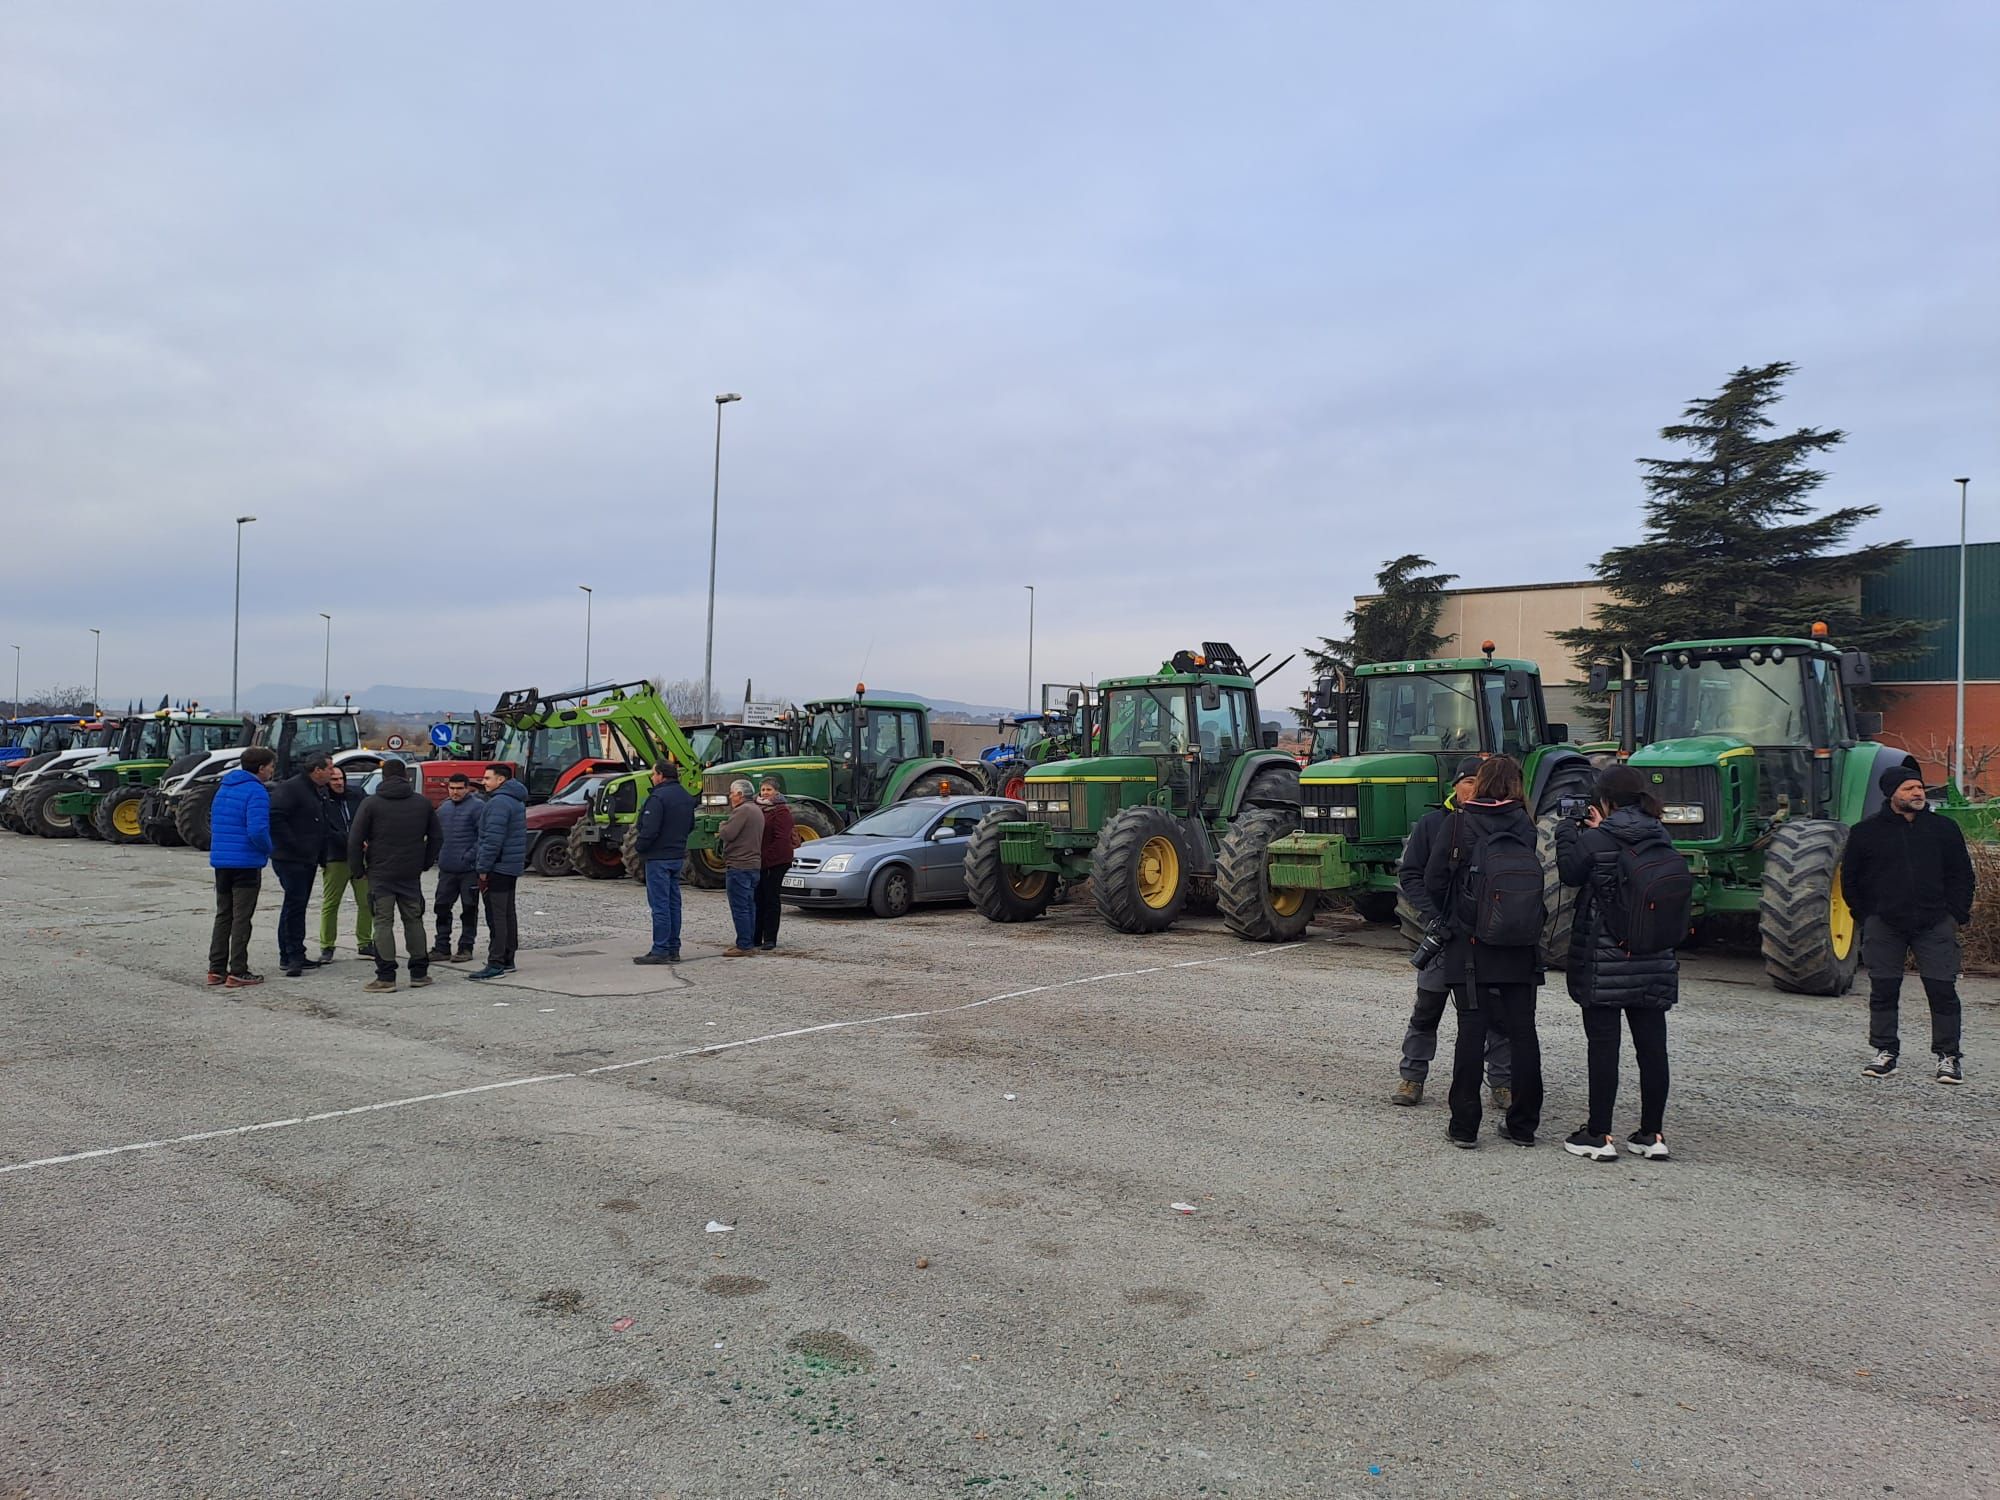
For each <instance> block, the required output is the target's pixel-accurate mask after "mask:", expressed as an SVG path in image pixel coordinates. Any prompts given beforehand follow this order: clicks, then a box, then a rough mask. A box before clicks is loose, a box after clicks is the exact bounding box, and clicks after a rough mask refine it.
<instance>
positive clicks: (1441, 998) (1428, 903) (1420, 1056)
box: [1389, 755, 1514, 1112]
mask: <svg viewBox="0 0 2000 1500" xmlns="http://www.w3.org/2000/svg"><path fill="white" fill-rule="evenodd" d="M1479 766H1480V759H1479V757H1478V756H1476V755H1468V756H1466V757H1465V759H1463V760H1461V761H1460V762H1459V763H1458V768H1457V772H1456V774H1455V775H1454V776H1453V777H1452V783H1451V792H1450V795H1448V796H1447V797H1446V798H1445V800H1444V805H1443V806H1442V807H1434V808H1432V809H1431V810H1430V811H1429V812H1427V813H1425V814H1424V815H1423V816H1422V817H1421V818H1419V819H1417V824H1416V827H1414V828H1412V829H1411V830H1410V836H1409V838H1408V839H1406V840H1405V841H1404V843H1403V858H1402V862H1401V864H1399V865H1398V866H1397V868H1396V884H1397V885H1398V886H1399V887H1401V889H1402V892H1403V899H1404V900H1405V901H1407V902H1408V903H1409V904H1410V909H1411V910H1412V911H1414V912H1416V914H1417V919H1418V921H1420V922H1421V923H1422V924H1423V925H1424V926H1425V927H1426V928H1428V927H1431V926H1432V925H1434V924H1435V923H1436V922H1437V920H1438V918H1439V917H1440V915H1441V913H1440V912H1439V911H1438V909H1437V906H1436V904H1435V903H1434V902H1433V901H1432V900H1431V898H1430V892H1428V891H1426V890H1425V889H1424V867H1425V866H1426V865H1428V864H1429V863H1430V858H1431V850H1432V849H1433V848H1434V847H1435V846H1436V844H1437V841H1438V838H1439V837H1440V832H1439V831H1440V830H1441V829H1442V828H1443V827H1444V826H1445V824H1446V823H1447V822H1449V821H1450V819H1451V815H1452V814H1453V813H1454V812H1456V811H1457V810H1458V809H1459V808H1460V807H1462V806H1463V805H1464V804H1466V803H1467V802H1470V801H1471V800H1472V786H1473V782H1474V781H1475V780H1476V779H1477V778H1478V776H1479ZM1450 1000H1451V985H1450V983H1449V981H1447V980H1446V979H1445V977H1444V954H1443V950H1442V949H1440V950H1439V952H1438V956H1437V957H1436V958H1434V959H1432V960H1431V962H1430V963H1429V964H1427V965H1426V966H1425V967H1424V968H1423V969H1421V970H1419V971H1418V973H1417V1003H1416V1005H1415V1006H1413V1007H1412V1008H1411V1010H1410V1022H1409V1025H1408V1026H1407V1027H1405V1028H1404V1031H1403V1057H1402V1061H1401V1063H1400V1064H1398V1066H1397V1069H1396V1071H1397V1072H1398V1074H1400V1075H1401V1076H1400V1077H1399V1078H1398V1079H1397V1081H1396V1088H1395V1092H1394V1093H1392V1094H1390V1095H1389V1102H1390V1103H1391V1104H1402V1105H1416V1104H1421V1103H1423V1102H1424V1081H1425V1080H1426V1079H1427V1078H1428V1077H1429V1076H1430V1070H1431V1060H1432V1059H1433V1058H1435V1057H1436V1056H1437V1046H1438V1023H1439V1022H1440V1021H1442V1020H1443V1019H1444V1008H1445V1006H1446V1004H1447V1003H1449V1002H1450ZM1511 1062H1512V1055H1511V1049H1510V1048H1509V1047H1508V1045H1507V1034H1506V1033H1505V1032H1504V1031H1501V1030H1500V1029H1499V1028H1497V1027H1494V1028H1491V1029H1489V1030H1488V1031H1487V1033H1486V1086H1487V1088H1488V1089H1490V1090H1491V1091H1492V1096H1493V1107H1494V1108H1495V1109H1497V1110H1501V1111H1503V1112H1504V1111H1505V1110H1506V1108H1507V1107H1508V1106H1509V1105H1510V1104H1512V1103H1513V1102H1514V1091H1513V1089H1512V1088H1511V1087H1510V1086H1509V1068H1510V1064H1511Z"/></svg>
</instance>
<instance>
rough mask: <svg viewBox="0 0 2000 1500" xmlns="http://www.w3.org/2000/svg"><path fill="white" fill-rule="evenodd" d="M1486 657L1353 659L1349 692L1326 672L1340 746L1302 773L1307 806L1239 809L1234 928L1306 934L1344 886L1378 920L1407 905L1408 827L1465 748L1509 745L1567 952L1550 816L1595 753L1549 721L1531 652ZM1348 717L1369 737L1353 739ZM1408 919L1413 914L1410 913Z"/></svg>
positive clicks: (1326, 709) (1574, 789) (1323, 706)
mask: <svg viewBox="0 0 2000 1500" xmlns="http://www.w3.org/2000/svg"><path fill="white" fill-rule="evenodd" d="M1483 653H1484V654H1482V655H1480V656H1462V657H1449V658H1443V659H1440V660H1435V661H1396V662H1376V663H1372V664H1370V665H1367V666H1363V667H1359V668H1357V669H1356V670H1355V673H1354V677H1353V680H1352V686H1351V687H1350V688H1349V689H1348V690H1346V691H1341V692H1336V691H1334V690H1333V687H1332V685H1331V684H1326V683H1322V684H1321V685H1320V688H1319V690H1318V692H1317V694H1316V698H1315V704H1314V707H1315V709H1316V711H1317V713H1316V716H1317V717H1320V718H1327V717H1331V718H1332V719H1333V721H1334V722H1333V726H1332V727H1333V729H1334V735H1335V745H1334V749H1335V754H1334V755H1333V757H1332V758H1330V759H1327V760H1323V761H1319V762H1317V763H1316V764H1314V765H1310V766H1307V767H1306V769H1305V770H1304V771H1302V772H1301V773H1300V775H1299V802H1300V807H1299V817H1298V819H1297V820H1296V821H1295V822H1294V821H1292V820H1289V819H1288V818H1287V817H1286V816H1285V815H1284V814H1282V813H1280V812H1267V813H1261V814H1258V815H1257V816H1255V817H1249V818H1243V819H1240V820H1239V821H1238V822H1237V824H1236V826H1235V827H1234V828H1233V829H1231V830H1230V833H1229V837H1228V838H1227V839H1225V840H1224V841H1223V846H1222V853H1221V856H1220V858H1219V861H1218V863H1219V865H1220V872H1221V873H1220V875H1219V878H1218V881H1217V893H1218V896H1219V898H1220V902H1221V906H1222V915H1223V919H1224V920H1225V921H1226V922H1227V923H1228V924H1229V930H1230V931H1232V932H1234V933H1235V934H1236V935H1237V936H1238V937H1241V938H1246V939H1248V940H1250V941H1252V942H1265V943H1267V942H1282V941H1285V940H1287V939H1290V938H1296V937H1298V936H1300V935H1301V934H1302V933H1304V931H1305V929H1306V924H1307V923H1309V922H1310V921H1311V920H1312V916H1313V910H1314V908H1315V907H1316V906H1317V905H1318V901H1319V898H1320V897H1321V896H1323V895H1335V894H1339V895H1345V896H1347V897H1348V898H1349V899H1351V900H1352V901H1353V903H1354V907H1355V910H1356V911H1358V912H1360V914H1361V915H1362V916H1363V917H1365V918H1367V919H1368V920H1369V921H1371V922H1393V921H1395V920H1397V917H1398V913H1399V906H1398V903H1399V892H1398V890H1397V886H1396V867H1397V864H1398V863H1399V862H1400V860H1401V859H1402V854H1403V843H1404V841H1405V840H1406V839H1407V838H1408V837H1409V834H1410V830H1411V829H1412V828H1413V827H1415V826H1416V822H1417V820H1418V819H1419V818H1421V817H1422V816H1423V815H1424V813H1425V812H1426V811H1427V810H1429V809H1430V808H1433V807H1437V806H1438V805H1440V804H1441V803H1442V802H1443V801H1444V799H1445V797H1446V795H1447V794H1448V793H1449V792H1450V790H1451V781H1452V772H1453V771H1454V770H1455V769H1456V767H1457V765H1458V763H1459V761H1460V760H1462V759H1464V758H1465V757H1466V756H1468V755H1480V756H1485V755H1508V756H1512V757H1513V758H1514V759H1515V760H1517V761H1519V762H1520V764H1521V773H1522V779H1523V781H1524V782H1525V783H1526V785H1527V792H1528V798H1527V802H1528V808H1529V810H1530V811H1531V812H1532V813H1533V814H1534V815H1535V818H1536V827H1537V830H1538V832H1539V835H1540V837H1539V840H1538V842H1539V844H1540V846H1541V853H1542V863H1543V867H1544V869H1545V871H1546V872H1547V873H1546V884H1545V889H1544V893H1543V895H1544V905H1545V907H1546V909H1547V911H1548V921H1547V923H1546V924H1545V925H1544V928H1543V932H1542V948H1543V955H1544V957H1545V958H1546V959H1548V960H1549V961H1550V962H1553V963H1556V964H1558V965H1559V964H1561V963H1562V962H1563V961H1564V959H1565V957H1566V956H1567V954H1568V951H1569V926H1570V915H1571V911H1572V908H1573V906H1574V900H1573V898H1572V897H1570V896H1568V895H1566V894H1565V892H1564V891H1563V888H1562V883H1561V882H1560V881H1559V880H1558V879H1557V878H1556V874H1555V819H1556V816H1557V810H1558V808H1559V807H1560V806H1561V803H1562V801H1563V799H1564V798H1566V797H1567V798H1577V797H1582V796H1585V795H1587V794H1588V792H1589V790H1590V786H1591V782H1592V780H1593V776H1594V773H1593V772H1592V769H1591V766H1590V762H1589V760H1588V759H1587V758H1585V757H1584V756H1583V755H1582V754H1581V753H1580V752H1579V751H1577V750H1576V749H1575V748H1574V747H1572V746H1571V745H1569V744H1568V743H1567V741H1568V739H1569V726H1568V725H1566V724H1551V723H1549V721H1548V716H1547V714H1546V713H1545V711H1544V708H1543V702H1542V679H1541V669H1540V668H1539V667H1537V666H1536V665H1535V663H1533V662H1531V661H1509V660H1506V659H1504V658H1503V659H1499V660H1496V659H1495V658H1494V656H1493V644H1492V642H1490V641H1488V642H1486V643H1485V645H1484V648H1483ZM1350 717H1351V718H1352V720H1353V722H1354V723H1355V724H1356V725H1358V726H1359V733H1360V741H1361V742H1360V744H1359V745H1358V746H1356V747H1353V749H1352V751H1351V753H1350V749H1349V746H1348V743H1347V741H1348V733H1349V732H1348V724H1349V720H1350ZM1403 915H1404V917H1405V928H1406V930H1411V931H1413V930H1414V928H1415V926H1416V921H1415V917H1414V915H1413V914H1411V913H1408V912H1404V913H1403Z"/></svg>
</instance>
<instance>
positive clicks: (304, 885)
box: [271, 859, 319, 968]
mask: <svg viewBox="0 0 2000 1500" xmlns="http://www.w3.org/2000/svg"><path fill="white" fill-rule="evenodd" d="M271 869H272V871H273V873H275V874H276V875H277V877H278V885H279V888H280V889H282V890H283V891H284V893H285V899H284V905H282V906H281V907H279V908H278V962H279V964H280V965H281V966H283V967H285V968H290V967H291V966H292V965H293V964H295V963H297V962H298V961H299V960H300V959H302V958H304V957H305V956H306V908H307V907H308V906H310V905H311V904H312V893H313V881H314V880H315V879H316V878H317V877H318V875H319V866H318V865H316V864H314V863H312V861H310V860H303V859H274V860H272V861H271Z"/></svg>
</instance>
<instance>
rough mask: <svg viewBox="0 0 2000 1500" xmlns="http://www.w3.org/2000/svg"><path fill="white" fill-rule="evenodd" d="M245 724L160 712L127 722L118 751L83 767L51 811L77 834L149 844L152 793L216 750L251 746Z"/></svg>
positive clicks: (66, 781) (57, 794)
mask: <svg viewBox="0 0 2000 1500" xmlns="http://www.w3.org/2000/svg"><path fill="white" fill-rule="evenodd" d="M250 733H251V726H250V724H249V721H247V720H244V719H231V718H220V717H217V716H215V715H212V714H198V713H180V712H169V711H167V710H164V709H163V710H161V711H160V712H158V713H155V714H151V715H148V716H147V717H145V718H143V719H130V720H127V721H126V725H125V733H124V736H123V738H122V739H121V740H120V742H119V746H118V749H117V751H116V752H115V753H114V754H112V755H110V756H108V757H107V758H106V759H104V760H101V761H97V762H95V763H94V764H91V765H88V766H80V767H78V768H77V769H76V770H75V771H73V772H71V773H70V774H69V775H68V776H66V777H65V778H64V779H63V781H62V783H61V785H60V787H59V789H57V790H56V791H55V793H54V799H53V802H52V803H51V811H52V812H54V813H55V814H56V815H58V816H59V817H62V818H66V819H68V820H69V823H70V825H71V826H72V828H74V830H75V831H76V832H78V833H85V834H89V835H92V836H94V837H97V838H101V839H103V840H105V841H106V842H108V843H113V844H143V843H145V842H146V823H145V816H144V811H145V805H146V793H147V791H148V790H149V789H150V788H152V787H155V786H157V785H158V784H159V783H160V781H161V780H162V779H163V778H165V777H166V776H168V775H170V774H171V773H172V772H174V771H175V770H183V771H185V770H188V769H190V768H191V767H193V766H195V765H198V764H200V763H201V762H202V761H203V760H206V759H207V758H208V756H209V754H210V752H212V751H216V750H227V749H229V748H231V747H234V746H242V745H247V744H249V742H250Z"/></svg>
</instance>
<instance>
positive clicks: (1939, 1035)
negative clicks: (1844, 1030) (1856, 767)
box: [1840, 765, 1973, 1084]
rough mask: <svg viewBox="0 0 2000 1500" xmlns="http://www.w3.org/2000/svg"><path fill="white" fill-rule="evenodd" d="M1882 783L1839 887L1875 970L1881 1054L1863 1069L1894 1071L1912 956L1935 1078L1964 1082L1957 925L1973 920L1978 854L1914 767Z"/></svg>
mask: <svg viewBox="0 0 2000 1500" xmlns="http://www.w3.org/2000/svg"><path fill="white" fill-rule="evenodd" d="M1878 781H1879V785H1880V786H1881V788H1882V797H1883V802H1882V810H1881V811H1880V812H1878V813H1876V814H1875V816H1873V817H1872V818H1864V819H1863V820H1862V821H1861V822H1860V823H1858V824H1856V825H1855V828H1854V832H1853V833H1851V834H1850V835H1848V839H1847V852H1846V854H1844V855H1843V856H1842V857H1841V861H1840V884H1841V890H1842V892H1843V893H1844V894H1845V896H1846V898H1847V904H1848V906H1849V908H1850V909H1851V910H1852V911H1853V913H1854V915H1855V917H1856V918H1857V919H1858V920H1859V921H1860V923H1861V962H1862V966H1863V967H1864V968H1866V969H1867V970H1868V1045H1869V1046H1871V1047H1873V1048H1874V1049H1875V1060H1874V1061H1873V1062H1871V1063H1869V1064H1868V1066H1867V1067H1865V1068H1863V1069H1862V1070H1861V1071H1862V1072H1863V1073H1865V1074H1866V1075H1867V1076H1868V1077H1870V1078H1886V1077H1888V1076H1889V1075H1890V1074H1891V1073H1893V1072H1895V1071H1896V1054H1897V1052H1898V1051H1899V1050H1900V1043H1899V1042H1898V1039H1897V1035H1896V1013H1897V1001H1898V1000H1899V998H1900V997H1901V995H1902V990H1903V964H1904V961H1905V959H1906V958H1908V957H1909V956H1910V955H1911V954H1914V955H1915V956H1916V961H1917V974H1918V976H1919V977H1920V978H1921V979H1922V980H1923V982H1924V998H1925V999H1927V1000H1929V1001H1930V1006H1931V1051H1932V1052H1933V1053H1935V1054H1936V1055H1937V1081H1938V1082H1939V1083H1951V1084H1957V1083H1963V1082H1965V1073H1964V1067H1963V1064H1962V1063H1961V1061H1960V1057H1959V1004H1958V984H1957V980H1958V964H1959V942H1958V929H1959V928H1961V927H1963V926H1965V925H1966V924H1967V923H1968V922H1970V921H1971V920H1972V888H1973V875H1972V856H1971V855H1970V854H1968V853H1966V849H1965V835H1964V834H1963V833H1961V832H1960V831H1959V827H1958V824H1956V823H1954V822H1953V821H1952V820H1951V819H1950V818H1946V817H1940V816H1939V815H1938V814H1937V813H1934V812H1932V811H1931V810H1930V805H1929V803H1928V802H1927V801H1926V799H1925V796H1924V781H1923V777H1922V776H1921V775H1920V774H1919V773H1918V771H1917V768H1916V767H1915V766H1912V765H1901V766H1891V767H1890V768H1889V769H1888V770H1886V771H1884V772H1883V773H1882V774H1881V776H1880V778H1878Z"/></svg>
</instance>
